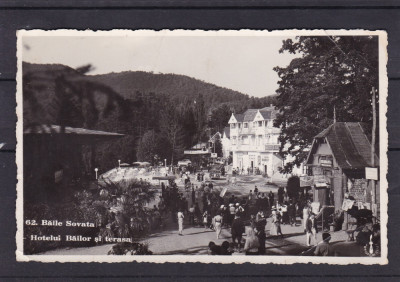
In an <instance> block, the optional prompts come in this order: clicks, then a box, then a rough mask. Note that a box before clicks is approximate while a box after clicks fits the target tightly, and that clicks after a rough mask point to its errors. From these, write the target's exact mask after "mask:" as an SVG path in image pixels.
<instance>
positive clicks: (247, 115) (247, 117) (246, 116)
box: [243, 109, 258, 122]
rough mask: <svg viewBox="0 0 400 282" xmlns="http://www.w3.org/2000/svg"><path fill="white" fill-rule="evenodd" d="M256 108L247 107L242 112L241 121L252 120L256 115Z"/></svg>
mask: <svg viewBox="0 0 400 282" xmlns="http://www.w3.org/2000/svg"><path fill="white" fill-rule="evenodd" d="M257 112H258V110H257V109H248V110H247V111H245V112H244V113H243V115H244V117H243V122H252V121H253V120H254V118H255V117H256V115H257Z"/></svg>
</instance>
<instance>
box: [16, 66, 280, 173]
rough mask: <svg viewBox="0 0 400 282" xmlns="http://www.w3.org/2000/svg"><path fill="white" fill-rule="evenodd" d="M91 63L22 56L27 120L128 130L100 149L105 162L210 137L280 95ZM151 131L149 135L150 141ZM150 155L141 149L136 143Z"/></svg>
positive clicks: (171, 154)
mask: <svg viewBox="0 0 400 282" xmlns="http://www.w3.org/2000/svg"><path fill="white" fill-rule="evenodd" d="M89 70H90V66H86V67H82V68H80V69H77V70H74V69H72V68H70V67H67V66H63V65H37V64H30V63H23V91H24V125H25V126H29V125H31V124H35V123H47V124H60V125H65V126H74V127H85V128H90V129H98V130H107V131H112V132H118V133H123V134H126V137H124V138H122V139H121V140H119V141H117V142H114V143H112V144H102V145H100V146H98V148H97V150H96V163H97V164H98V165H99V167H101V168H102V169H108V168H110V167H113V166H115V162H116V160H117V159H121V160H122V161H123V162H132V161H135V160H147V161H154V157H155V156H156V155H157V156H158V157H159V158H160V159H164V158H167V159H168V162H171V161H172V159H173V160H174V162H175V161H176V160H177V158H179V157H181V156H182V152H183V149H185V148H188V147H190V146H191V145H193V144H196V143H197V142H199V141H205V140H207V139H208V137H209V135H211V134H214V133H215V132H216V131H221V130H222V129H223V127H224V126H226V125H227V122H228V119H229V117H230V115H231V113H232V112H239V113H240V112H243V111H244V110H246V109H247V108H261V107H264V106H268V105H269V104H271V103H274V99H275V97H274V96H267V97H264V98H254V97H249V96H248V95H245V94H242V93H240V92H237V91H233V90H231V89H227V88H223V87H219V86H216V85H213V84H210V83H207V82H204V81H200V80H197V79H194V78H191V77H188V76H183V75H176V74H154V73H148V72H140V71H136V72H133V71H132V72H122V73H110V74H102V75H87V73H88V72H89ZM149 136H150V137H151V138H150V139H149V140H150V141H146V140H147V139H148V138H149ZM139 143H140V144H141V146H143V144H147V145H148V146H149V148H144V149H146V151H148V152H149V154H147V155H145V156H143V154H142V155H137V152H136V151H137V150H136V149H137V146H138V145H139Z"/></svg>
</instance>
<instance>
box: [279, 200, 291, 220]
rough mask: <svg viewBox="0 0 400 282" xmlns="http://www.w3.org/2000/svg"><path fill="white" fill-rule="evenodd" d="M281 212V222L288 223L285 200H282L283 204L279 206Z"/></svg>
mask: <svg viewBox="0 0 400 282" xmlns="http://www.w3.org/2000/svg"><path fill="white" fill-rule="evenodd" d="M281 212H282V223H283V224H289V213H288V204H287V202H284V204H283V205H282V206H281Z"/></svg>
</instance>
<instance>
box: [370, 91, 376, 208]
mask: <svg viewBox="0 0 400 282" xmlns="http://www.w3.org/2000/svg"><path fill="white" fill-rule="evenodd" d="M375 135H376V105H375V87H372V138H371V139H372V140H371V166H372V167H375V142H376V141H375ZM375 189H376V188H375V180H373V179H372V180H371V193H372V205H373V206H375V205H376V190H375ZM371 209H372V210H374V211H376V210H377V209H376V208H372V207H371ZM375 216H376V215H375Z"/></svg>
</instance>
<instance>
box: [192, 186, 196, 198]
mask: <svg viewBox="0 0 400 282" xmlns="http://www.w3.org/2000/svg"><path fill="white" fill-rule="evenodd" d="M195 202H196V192H195V191H194V185H193V184H192V203H195Z"/></svg>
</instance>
